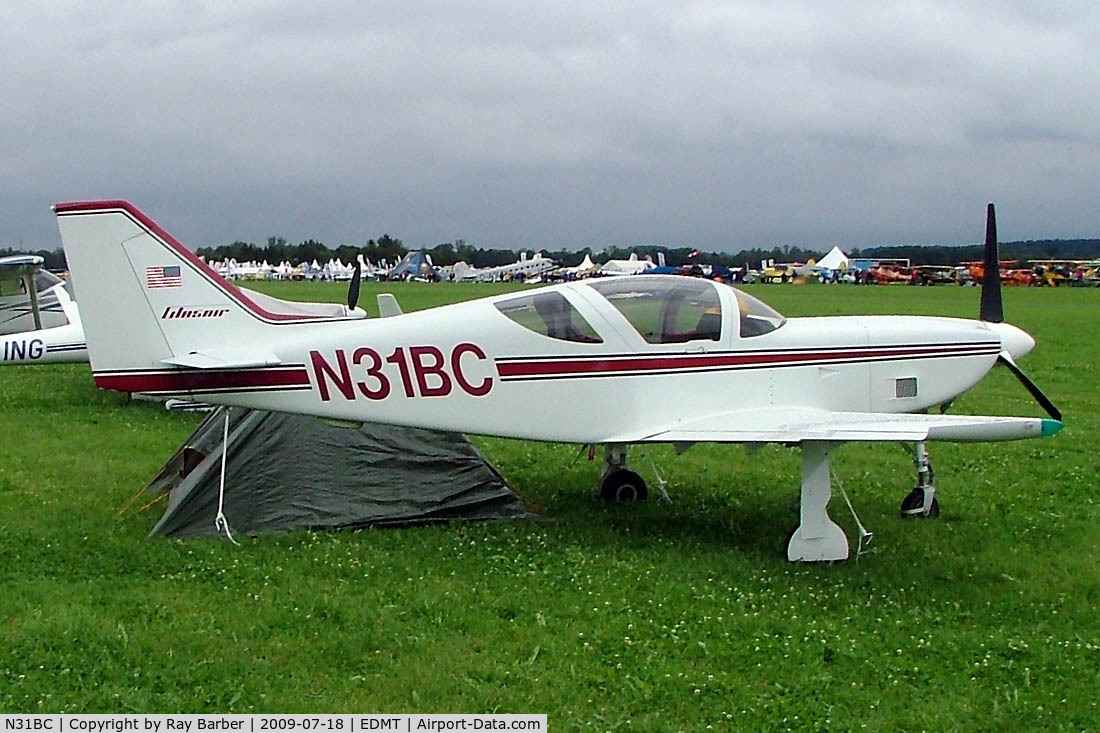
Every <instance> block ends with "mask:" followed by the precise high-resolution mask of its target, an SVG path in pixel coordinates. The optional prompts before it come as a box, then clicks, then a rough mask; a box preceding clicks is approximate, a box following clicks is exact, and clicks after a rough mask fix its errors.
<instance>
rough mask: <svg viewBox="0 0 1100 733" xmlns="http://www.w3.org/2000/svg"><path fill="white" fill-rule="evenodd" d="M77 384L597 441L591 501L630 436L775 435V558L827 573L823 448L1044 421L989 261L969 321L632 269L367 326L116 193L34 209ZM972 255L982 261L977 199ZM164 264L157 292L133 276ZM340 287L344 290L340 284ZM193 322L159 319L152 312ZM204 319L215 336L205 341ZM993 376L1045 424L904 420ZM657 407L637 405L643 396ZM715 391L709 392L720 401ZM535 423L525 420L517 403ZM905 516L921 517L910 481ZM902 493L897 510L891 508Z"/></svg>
mask: <svg viewBox="0 0 1100 733" xmlns="http://www.w3.org/2000/svg"><path fill="white" fill-rule="evenodd" d="M54 211H55V212H56V214H57V219H58V225H59V227H60V230H61V239H62V242H63V243H64V246H65V252H66V255H67V258H68V262H69V266H70V268H71V271H72V274H73V277H74V278H75V283H76V286H77V287H78V288H79V289H80V293H81V307H82V310H83V317H84V324H85V328H86V330H87V334H88V336H89V339H88V345H89V353H90V356H91V363H92V370H93V373H94V376H95V381H96V384H98V385H99V386H100V387H102V388H106V389H119V390H126V391H141V392H152V393H159V394H164V395H173V396H177V397H186V398H192V399H195V400H201V401H204V402H211V403H218V404H227V405H238V406H245V407H254V408H259V409H264V410H277V411H284V412H293V413H300V414H307V415H316V416H318V417H321V418H326V419H329V420H332V421H341V422H346V423H349V424H356V423H358V422H362V421H369V422H377V423H390V424H394V425H406V426H415V427H423V428H430V429H435V430H453V431H457V432H467V433H477V434H483V435H496V436H503V437H511V438H522V439H529V440H544V441H563V442H573V443H582V444H590V445H595V444H602V445H604V446H605V451H604V454H605V455H604V461H605V471H604V474H603V477H602V480H601V486H600V494H601V495H602V496H603V497H604V498H606V499H609V500H612V499H640V498H644V496H645V494H646V488H645V483H644V481H643V480H642V478H641V477H640V476H639V475H638V474H637V473H635V472H633V471H631V470H630V469H629V468H628V466H627V460H626V459H627V450H628V447H629V446H630V445H632V444H636V443H672V444H676V445H677V446H681V447H682V446H687V445H690V444H693V443H696V442H719V443H743V444H753V443H784V444H789V445H798V446H800V448H801V451H802V493H801V523H800V525H799V527H798V529H797V530H796V531H795V532H794V534H793V536H792V537H791V538H790V540H789V543H788V547H787V556H788V558H789V559H791V560H807V561H813V560H841V559H844V558H847V557H848V541H847V538H846V537H845V535H844V532H843V531H842V530H841V528H840V527H839V526H838V525H836V524H835V523H834V522H833V521H832V520H831V519H830V518H829V516H828V513H827V510H826V505H827V504H828V502H829V499H830V496H831V486H830V478H829V451H830V449H831V448H832V447H833V446H835V445H836V444H837V443H840V442H844V441H893V442H908V443H916V444H918V446H919V447H920V448H921V449H922V450H921V451H920V454H919V457H922V462H921V463H920V464H919V465H918V470H923V471H925V474H926V475H930V471H929V470H928V469H929V466H928V465H927V462H926V456H925V454H924V453H923V445H924V441H930V440H946V441H993V440H1016V439H1020V438H1032V437H1038V436H1040V435H1049V434H1053V433H1055V432H1057V431H1058V430H1059V429H1061V427H1062V423H1061V415H1060V413H1058V412H1057V409H1056V408H1054V406H1053V405H1052V404H1051V403H1050V401H1049V400H1048V399H1046V397H1045V396H1043V395H1042V393H1041V392H1040V391H1039V390H1038V388H1037V387H1036V386H1035V385H1034V384H1033V383H1032V382H1031V381H1030V380H1029V379H1027V377H1026V376H1024V375H1023V374H1022V372H1020V371H1019V369H1018V368H1017V367H1016V365H1015V359H1017V358H1019V357H1021V356H1023V355H1024V354H1026V353H1027V352H1028V351H1029V350H1030V349H1031V348H1032V347H1033V346H1034V343H1035V342H1034V341H1033V340H1032V338H1031V337H1030V336H1029V335H1028V334H1027V333H1025V332H1024V331H1022V330H1020V329H1019V328H1016V327H1015V326H1012V325H1009V324H1007V323H1003V322H1002V318H1001V316H1000V290H999V278H997V276H996V272H997V268H996V266H994V267H992V268H987V271H989V272H991V273H992V274H993V276H992V278H991V284H987V286H986V288H985V290H984V291H983V303H982V318H981V320H965V319H959V318H930V317H917V316H866V317H854V316H853V317H832V318H790V319H787V318H784V317H783V316H782V315H780V314H779V313H777V312H776V311H774V310H773V309H771V308H770V307H768V306H767V305H765V304H764V303H762V302H761V301H759V300H757V299H756V298H753V297H752V296H750V295H747V294H746V293H743V292H741V291H739V290H736V289H734V288H732V287H729V286H726V285H722V284H719V283H715V282H712V281H708V280H702V279H697V278H687V277H678V276H664V275H646V276H640V277H617V278H600V279H592V280H584V281H578V282H573V283H564V284H560V285H554V286H549V287H544V288H539V289H535V290H529V291H525V292H521V293H511V294H507V295H500V296H495V297H490V298H484V299H480V300H473V301H468V302H464V303H459V304H455V305H449V306H443V307H440V308H433V309H429V310H425V311H419V312H415V313H406V314H400V313H399V312H393V313H391V314H389V317H386V318H380V319H371V320H367V321H355V322H352V321H348V320H341V319H335V320H332V319H327V320H322V319H319V318H316V317H306V316H303V315H302V314H297V313H282V312H278V311H273V310H271V309H265V308H260V307H257V305H256V303H254V302H253V301H251V300H250V299H248V298H245V297H243V294H242V293H241V292H240V291H238V290H237V289H236V288H234V287H233V286H232V285H230V284H229V283H228V282H226V281H225V280H224V279H222V278H220V277H219V276H218V275H217V274H216V273H215V272H213V271H212V270H211V269H210V268H208V267H206V266H204V265H203V263H202V262H200V261H199V259H198V258H197V257H195V255H194V254H192V253H191V252H190V251H189V250H188V249H186V248H185V247H184V246H183V245H181V244H180V243H179V242H178V241H176V240H175V239H173V238H172V237H171V236H170V235H169V234H168V233H167V232H165V231H164V230H163V229H161V228H160V227H159V226H157V225H156V224H155V223H154V222H153V221H152V220H151V219H150V218H149V217H147V216H146V215H145V214H143V213H142V212H140V211H139V210H138V209H136V208H135V207H134V206H133V205H131V204H129V203H127V202H125V201H91V202H77V203H63V204H57V205H56V206H55V207H54ZM988 228H989V232H990V235H989V237H988V240H989V241H988V243H987V249H988V250H989V252H987V255H986V256H987V257H992V261H993V262H994V263H995V262H996V257H997V255H996V241H995V236H996V235H995V228H994V225H993V210H992V205H991V206H990V210H989V220H988ZM169 267H171V268H178V270H179V273H180V276H179V280H178V282H177V283H176V285H175V287H172V288H151V287H150V286H149V282H148V279H147V278H148V274H147V273H149V272H150V271H155V270H159V269H163V268H169ZM357 283H358V281H357V280H353V286H352V287H353V288H356V287H357ZM177 308H186V309H190V310H199V311H202V312H204V313H207V314H208V315H207V316H205V317H203V318H194V319H173V318H167V317H166V316H165V314H167V313H172V312H173V309H177ZM214 325H216V327H212V326H214ZM997 363H1003V364H1006V365H1008V367H1009V368H1010V369H1012V371H1013V372H1014V373H1015V374H1016V375H1017V376H1018V377H1019V378H1020V379H1021V380H1022V381H1023V382H1024V384H1025V386H1027V387H1028V389H1029V390H1030V391H1031V392H1032V394H1033V395H1034V396H1035V397H1036V399H1038V400H1039V402H1040V403H1041V404H1042V405H1043V406H1044V407H1045V408H1046V409H1047V410H1048V412H1049V413H1050V415H1051V419H1038V418H1026V417H981V416H966V415H946V414H924V410H927V409H929V408H934V407H937V406H942V405H946V404H949V403H950V402H951V400H952V399H954V398H955V397H956V396H957V395H958V394H960V393H961V392H963V391H965V390H967V389H969V388H970V387H972V386H974V385H975V384H976V383H977V382H978V381H979V380H980V379H981V378H982V377H983V376H984V375H985V374H986V373H987V372H988V371H989V370H990V369H991V368H992V367H993V366H994V365H995V364H997ZM655 392H656V393H659V394H661V395H663V397H664V398H663V399H661V400H652V399H650V396H651V395H652V394H654V393H655ZM715 394H725V395H729V396H730V399H729V400H728V402H727V403H726V404H727V405H728V406H723V405H721V404H716V402H715V400H714V395H715ZM534 402H537V403H538V404H540V405H544V406H545V409H544V410H542V411H541V412H540V413H539V414H538V415H532V413H531V411H530V405H531V404H532V403H534ZM918 488H921V489H922V494H921V495H920V496H919V497H918V499H919V501H918V502H917V503H918V504H919V505H920V506H921V514H923V515H929V514H932V513H934V508H935V497H934V495H933V488H932V486H931V484H930V481H927V480H925V481H922V485H921V487H918ZM907 501H908V498H907Z"/></svg>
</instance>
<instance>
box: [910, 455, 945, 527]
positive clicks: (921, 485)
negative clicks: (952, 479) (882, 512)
mask: <svg viewBox="0 0 1100 733" xmlns="http://www.w3.org/2000/svg"><path fill="white" fill-rule="evenodd" d="M913 465H914V466H915V467H916V469H917V485H916V487H914V489H913V490H912V491H910V492H909V495H908V496H906V497H905V498H904V499H903V500H902V502H901V516H902V518H903V519H904V518H906V517H916V518H918V519H932V518H935V517H938V516H939V515H940V503H939V501H938V500H937V499H936V472H935V470H933V468H932V459H930V458H929V457H928V449H927V448H926V447H925V445H924V443H917V444H916V445H915V446H914V448H913Z"/></svg>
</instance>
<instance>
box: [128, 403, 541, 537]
mask: <svg viewBox="0 0 1100 733" xmlns="http://www.w3.org/2000/svg"><path fill="white" fill-rule="evenodd" d="M226 414H228V415H229V440H228V447H227V450H226V469H225V495H224V503H223V511H224V513H225V517H226V519H227V520H228V522H229V526H230V529H231V530H232V531H233V532H234V533H236V534H244V535H256V534H262V533H267V532H274V531H286V530H293V529H307V528H314V529H319V528H341V527H343V528H354V527H364V526H367V525H378V524H417V523H424V522H432V521H445V520H451V519H492V518H498V517H521V516H525V515H527V510H526V508H525V507H524V504H523V502H522V501H521V500H520V499H519V498H518V497H517V496H516V495H515V494H513V493H512V491H511V490H510V489H509V488H508V485H507V484H506V483H505V481H504V479H503V478H502V477H501V476H500V474H499V473H497V471H496V470H495V469H494V468H493V467H492V465H490V464H489V462H488V461H486V460H485V458H484V457H483V456H482V455H481V454H480V453H479V452H478V450H477V449H476V448H475V447H474V446H473V445H472V444H471V443H470V441H469V440H467V439H466V437H465V436H463V435H460V434H458V433H441V432H435V431H431V430H420V429H415V428H401V427H394V426H390V425H373V424H369V423H366V424H364V425H363V426H362V427H359V428H344V427H336V426H333V425H330V424H327V423H324V422H322V421H320V420H317V419H315V418H312V417H305V416H302V415H290V414H286V413H279V412H265V411H262V410H247V409H242V408H224V407H223V408H219V409H218V410H216V411H215V412H213V413H211V414H210V415H209V416H208V417H207V418H206V420H204V421H203V422H202V423H201V424H200V425H199V427H198V428H197V429H196V430H195V432H194V433H192V435H191V437H189V438H188V439H187V440H186V441H185V442H184V444H183V445H182V446H180V448H179V450H177V451H176V453H175V455H173V456H172V458H171V459H169V461H168V462H167V463H166V464H165V465H164V467H163V468H162V469H161V470H160V472H159V473H158V474H157V475H156V476H155V477H154V478H153V480H152V481H150V482H149V485H148V486H147V487H146V488H147V489H148V490H149V491H153V492H157V493H168V494H169V496H168V506H167V507H166V509H165V511H164V516H162V517H161V519H160V521H159V522H157V524H156V526H155V527H153V529H152V531H151V532H150V536H155V535H163V536H168V537H197V536H203V535H216V534H219V533H218V531H217V530H216V529H215V527H214V519H215V517H216V516H217V512H218V487H219V483H220V479H221V461H222V434H223V430H224V421H225V416H226Z"/></svg>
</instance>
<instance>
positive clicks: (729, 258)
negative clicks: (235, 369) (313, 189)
mask: <svg viewBox="0 0 1100 733" xmlns="http://www.w3.org/2000/svg"><path fill="white" fill-rule="evenodd" d="M423 249H425V250H426V251H427V252H428V254H429V255H431V258H432V262H434V263H435V264H436V265H453V264H455V263H456V262H459V261H462V262H465V263H467V264H468V265H472V266H473V267H495V266H497V265H506V264H509V263H512V262H515V261H516V260H518V259H519V251H518V250H510V249H483V248H480V247H473V246H471V245H469V244H467V243H466V242H465V241H464V240H461V239H459V240H457V241H455V242H443V243H441V244H437V245H435V246H434V247H425V248H423ZM408 251H409V249H408V248H406V247H405V245H404V243H403V242H402V241H401V240H400V239H398V238H396V237H392V236H390V235H389V234H383V235H382V236H380V237H378V238H377V239H368V240H367V241H366V243H365V244H360V245H351V244H343V245H340V246H338V247H330V246H328V245H326V244H325V243H323V242H319V241H317V240H315V239H307V240H305V241H304V242H301V243H299V244H289V243H288V242H287V241H286V239H284V238H283V237H268V240H267V243H266V244H265V245H262V246H261V245H256V244H253V243H251V242H241V241H237V242H233V243H232V244H223V245H219V246H216V247H200V248H199V249H198V250H197V254H198V255H199V256H201V257H205V258H206V259H208V260H225V259H235V260H237V261H238V262H249V261H255V262H262V261H264V260H266V261H267V262H268V263H270V264H272V265H276V264H279V263H281V262H290V263H291V264H292V265H298V264H301V263H303V262H312V261H313V260H317V261H318V262H320V263H321V264H324V263H325V262H328V261H329V259H331V258H333V257H339V258H340V259H341V260H342V261H344V262H347V263H354V262H355V259H356V256H357V255H358V254H359V253H360V252H361V253H362V254H363V256H364V257H366V258H367V259H369V260H370V261H371V262H375V263H378V262H382V261H386V262H388V263H390V264H391V265H392V264H394V263H395V262H396V261H398V260H400V259H401V258H402V257H404V256H405V254H406V253H408ZM542 252H543V256H545V257H549V258H550V259H552V260H554V261H555V262H558V263H560V264H562V265H564V266H567V267H572V266H575V265H578V264H580V263H581V262H582V261H583V260H584V258H585V256H586V255H587V256H589V257H591V258H592V260H593V261H594V262H597V263H602V262H606V261H607V260H609V259H622V260H625V259H629V258H630V255H631V254H633V253H636V254H637V255H638V257H639V258H642V259H644V258H646V257H651V258H652V259H653V261H654V262H656V261H657V259H658V257H657V255H658V253H663V254H664V256H665V262H666V263H667V264H669V265H672V266H674V267H676V266H679V265H686V264H691V263H693V262H700V263H706V264H712V265H725V266H727V267H740V266H741V265H744V264H746V263H747V264H748V265H749V266H750V267H753V268H756V267H759V266H760V262H761V261H762V260H775V261H776V262H806V261H808V260H810V259H820V258H821V257H822V256H824V254H825V253H824V252H821V251H819V250H810V249H804V248H802V247H790V246H783V247H773V248H771V249H763V248H753V249H744V250H741V251H740V252H737V253H736V254H731V253H728V252H700V251H698V250H695V249H692V248H690V247H665V246H662V245H648V244H644V245H638V246H635V247H618V246H609V247H604V248H603V249H600V250H593V249H592V248H591V247H585V248H584V249H580V250H567V249H558V250H543V251H542ZM12 254H28V253H27V252H26V251H19V250H15V249H13V248H11V247H7V248H4V249H0V256H7V255H12ZM29 254H36V255H39V256H40V257H42V258H43V259H44V260H45V267H46V268H47V269H49V270H58V271H60V270H65V269H66V264H65V253H64V251H63V250H62V249H61V248H60V247H59V248H57V249H55V250H52V251H48V250H37V251H35V252H31V253H29ZM848 256H849V257H850V258H852V259H908V260H909V261H910V262H911V263H912V264H914V265H957V264H959V263H960V262H970V261H974V260H980V259H981V258H982V245H980V244H974V245H963V246H946V245H916V244H914V245H900V246H898V245H895V246H883V247H864V248H857V249H853V250H851V251H849V252H848ZM1001 258H1002V259H1018V260H1048V259H1049V260H1085V259H1096V258H1100V239H1038V240H1028V241H1024V242H1005V243H1002V244H1001Z"/></svg>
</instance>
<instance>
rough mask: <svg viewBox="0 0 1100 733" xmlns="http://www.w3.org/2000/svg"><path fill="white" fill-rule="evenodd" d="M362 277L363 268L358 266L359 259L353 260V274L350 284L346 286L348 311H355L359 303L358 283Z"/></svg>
mask: <svg viewBox="0 0 1100 733" xmlns="http://www.w3.org/2000/svg"><path fill="white" fill-rule="evenodd" d="M362 277H363V267H362V265H360V264H359V258H356V259H355V272H353V273H352V275H351V284H350V285H348V310H352V311H353V310H355V306H356V304H358V303H359V281H360V279H361V278H362Z"/></svg>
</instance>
